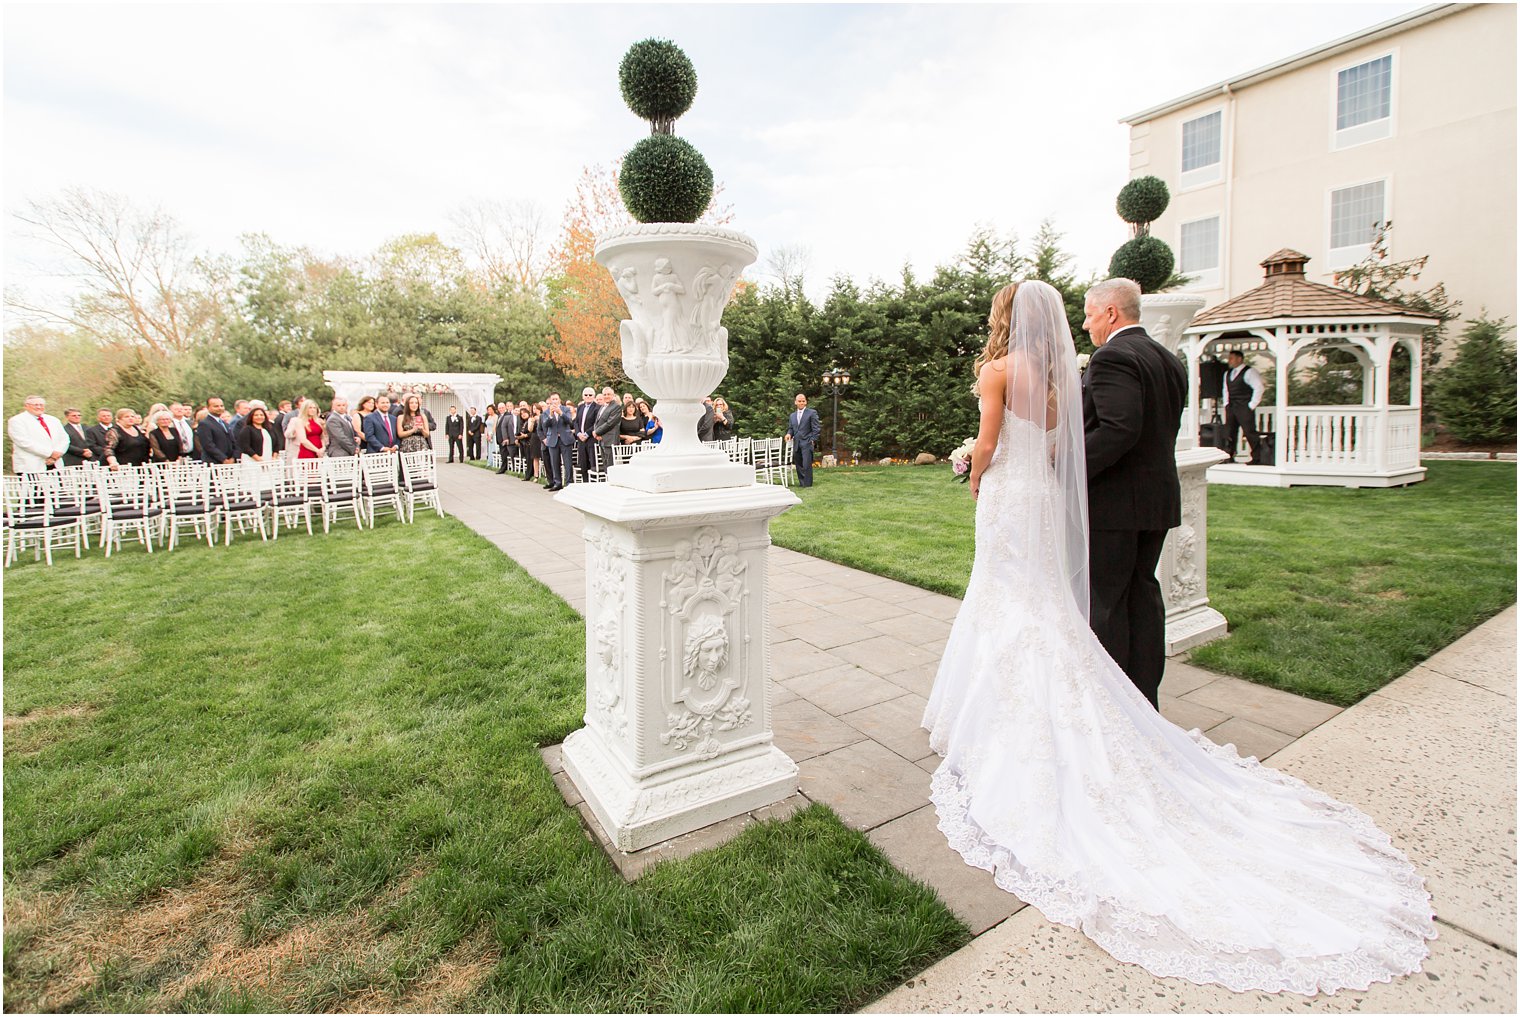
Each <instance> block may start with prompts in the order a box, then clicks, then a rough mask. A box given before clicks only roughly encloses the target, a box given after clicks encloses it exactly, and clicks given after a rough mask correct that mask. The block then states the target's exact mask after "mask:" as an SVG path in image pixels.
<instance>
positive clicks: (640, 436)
mask: <svg viewBox="0 0 1520 1017" xmlns="http://www.w3.org/2000/svg"><path fill="white" fill-rule="evenodd" d="M645 423H647V421H646V419H645V417H644V415H643V414H642V413H641V412H639V404H638V403H637V402H635V401H634V398H633V394H632V393H631V392H627V393H624V394H623V415H622V418H621V419H619V420H618V432H617V433H618V441H619V442H620V443H622V444H624V445H637V444H638V443H639V442H641V441H643V440H644V424H645Z"/></svg>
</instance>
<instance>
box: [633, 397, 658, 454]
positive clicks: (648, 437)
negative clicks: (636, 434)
mask: <svg viewBox="0 0 1520 1017" xmlns="http://www.w3.org/2000/svg"><path fill="white" fill-rule="evenodd" d="M637 405H638V407H639V414H640V415H641V416H643V418H644V440H645V441H647V442H649V444H651V445H658V444H659V443H660V437H661V435H662V434H663V432H664V429H663V428H662V427H660V421H659V419H658V418H657V417H655V415H654V411H653V410H651V409H650V408H649V402H648V401H647V400H644V399H640V400H638V403H637Z"/></svg>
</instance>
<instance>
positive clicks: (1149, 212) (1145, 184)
mask: <svg viewBox="0 0 1520 1017" xmlns="http://www.w3.org/2000/svg"><path fill="white" fill-rule="evenodd" d="M1171 201H1172V195H1171V192H1169V191H1168V190H1167V189H1166V183H1165V182H1164V181H1163V180H1162V179H1161V178H1160V177H1136V178H1135V179H1133V180H1131V181H1130V182H1129V183H1127V184H1125V185H1124V186H1123V187H1121V188H1120V189H1119V200H1118V201H1117V202H1115V203H1114V204H1115V207H1116V208H1118V210H1119V218H1120V219H1123V220H1124V221H1125V222H1127V223H1129V224H1130V225H1131V226H1149V225H1150V224H1151V223H1153V222H1155V221H1156V220H1157V219H1159V218H1161V213H1162V212H1165V211H1166V206H1167V205H1169V204H1171ZM1145 234H1146V231H1145V230H1142V231H1141V235H1142V236H1144V235H1145ZM1131 278H1133V277H1131Z"/></svg>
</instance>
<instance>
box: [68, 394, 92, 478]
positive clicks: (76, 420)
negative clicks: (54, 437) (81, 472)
mask: <svg viewBox="0 0 1520 1017" xmlns="http://www.w3.org/2000/svg"><path fill="white" fill-rule="evenodd" d="M83 421H84V414H82V413H80V412H79V411H78V410H76V409H75V408H74V407H72V406H70V407H69V408H68V409H66V410H64V411H63V433H64V434H66V435H68V439H69V447H68V448H66V449H64V450H63V465H65V466H83V465H84V464H85V463H93V462H95V450H94V449H92V448H91V447H90V439H89V438H88V437H87V436H86V435H85V433H84V423H83Z"/></svg>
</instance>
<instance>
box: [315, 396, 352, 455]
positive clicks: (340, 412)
mask: <svg viewBox="0 0 1520 1017" xmlns="http://www.w3.org/2000/svg"><path fill="white" fill-rule="evenodd" d="M322 448H323V450H324V451H325V452H326V453H327V454H328V455H329V456H334V457H337V456H356V455H358V454H359V436H358V433H357V432H356V431H355V430H354V418H353V417H352V416H351V415H350V414H349V412H348V400H347V399H345V398H343V397H342V396H334V397H333V401H332V412H331V413H329V414H328V415H327V421H326V423H324V424H323V425H322Z"/></svg>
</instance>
